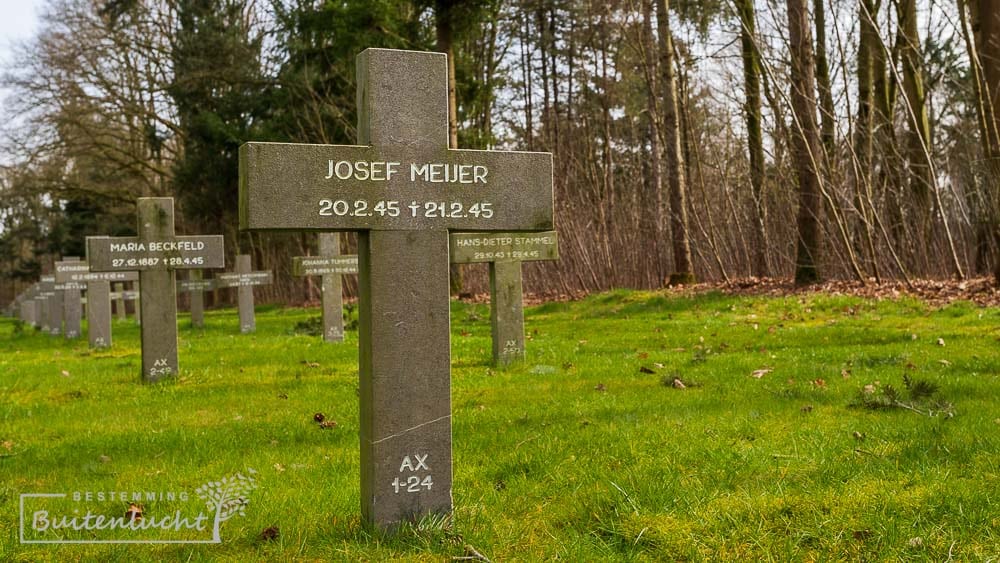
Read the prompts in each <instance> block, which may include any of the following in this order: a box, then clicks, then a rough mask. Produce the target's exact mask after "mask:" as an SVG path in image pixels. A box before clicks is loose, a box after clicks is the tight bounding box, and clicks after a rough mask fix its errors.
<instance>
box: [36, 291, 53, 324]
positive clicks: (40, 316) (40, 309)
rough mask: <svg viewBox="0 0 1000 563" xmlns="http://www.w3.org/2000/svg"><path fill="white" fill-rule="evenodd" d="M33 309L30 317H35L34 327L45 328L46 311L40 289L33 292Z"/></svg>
mask: <svg viewBox="0 0 1000 563" xmlns="http://www.w3.org/2000/svg"><path fill="white" fill-rule="evenodd" d="M34 302H35V311H34V313H33V314H32V317H33V318H34V319H35V324H34V327H35V328H37V329H39V330H45V329H46V328H47V327H48V324H49V320H48V319H49V316H48V311H47V310H46V308H45V298H44V297H42V293H41V289H39V290H37V291H36V292H35V298H34Z"/></svg>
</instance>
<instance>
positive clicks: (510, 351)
mask: <svg viewBox="0 0 1000 563" xmlns="http://www.w3.org/2000/svg"><path fill="white" fill-rule="evenodd" d="M490 328H491V329H492V332H493V362H494V363H495V364H499V365H509V364H511V363H513V362H518V361H521V360H523V359H524V302H523V299H522V292H521V263H520V262H490Z"/></svg>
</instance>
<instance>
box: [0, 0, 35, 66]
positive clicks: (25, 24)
mask: <svg viewBox="0 0 1000 563" xmlns="http://www.w3.org/2000/svg"><path fill="white" fill-rule="evenodd" d="M43 4H44V0H0V58H2V59H3V61H4V62H6V61H8V60H9V59H10V48H11V45H12V44H13V43H14V42H16V41H18V40H23V39H27V38H29V37H31V35H32V34H33V33H34V32H35V28H36V27H37V20H36V18H35V12H36V11H38V10H40V9H41V7H42V5H43Z"/></svg>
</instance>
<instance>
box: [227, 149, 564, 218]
mask: <svg viewBox="0 0 1000 563" xmlns="http://www.w3.org/2000/svg"><path fill="white" fill-rule="evenodd" d="M348 168H350V170H351V173H350V174H349V175H348V174H347V169H348ZM375 171H377V173H376V172H375ZM240 228H243V229H251V230H254V229H266V230H294V231H308V230H318V231H334V230H336V231H360V230H424V229H449V230H464V231H500V230H504V231H544V230H547V229H551V228H552V155H551V154H549V153H529V152H495V151H477V150H459V149H448V148H447V147H446V146H443V147H442V146H439V147H434V148H428V147H420V146H409V147H408V146H405V145H395V146H385V147H364V146H354V145H297V144H285V143H246V144H244V145H243V146H242V147H240Z"/></svg>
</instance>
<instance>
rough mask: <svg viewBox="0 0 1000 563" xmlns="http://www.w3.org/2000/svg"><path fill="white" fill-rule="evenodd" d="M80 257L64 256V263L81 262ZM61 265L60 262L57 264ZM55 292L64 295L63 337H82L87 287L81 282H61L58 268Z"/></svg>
mask: <svg viewBox="0 0 1000 563" xmlns="http://www.w3.org/2000/svg"><path fill="white" fill-rule="evenodd" d="M79 261H80V258H79V257H78V256H63V262H70V263H75V262H79ZM56 264H60V262H56ZM55 281H56V285H55V290H56V291H62V294H63V335H64V336H65V337H66V338H67V339H73V338H79V337H80V321H81V320H82V319H81V317H82V316H83V301H82V297H83V290H84V289H86V286H85V285H84V284H82V283H79V282H73V281H60V280H59V268H58V266H56V273H55Z"/></svg>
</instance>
